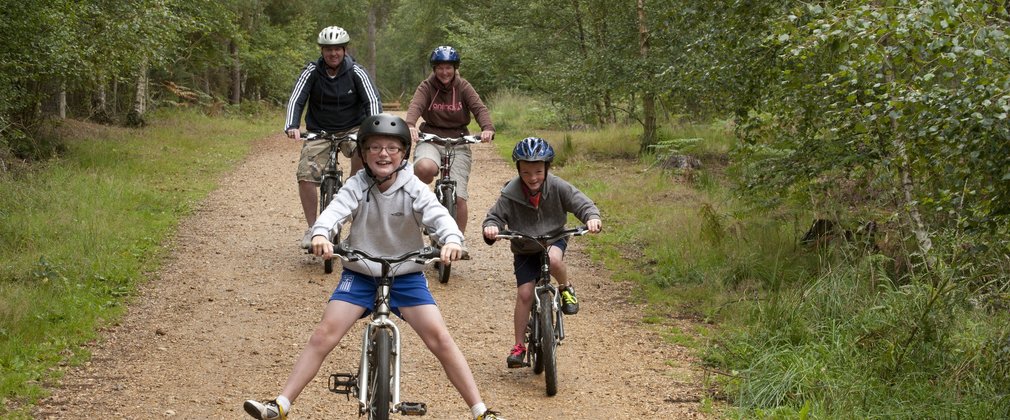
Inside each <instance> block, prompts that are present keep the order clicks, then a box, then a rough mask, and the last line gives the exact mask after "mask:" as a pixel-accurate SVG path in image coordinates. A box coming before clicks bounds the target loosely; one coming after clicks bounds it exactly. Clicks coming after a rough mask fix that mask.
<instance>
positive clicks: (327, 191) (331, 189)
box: [319, 177, 341, 274]
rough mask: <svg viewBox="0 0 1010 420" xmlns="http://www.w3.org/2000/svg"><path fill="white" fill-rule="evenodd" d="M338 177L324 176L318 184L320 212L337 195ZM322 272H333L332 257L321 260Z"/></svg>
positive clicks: (338, 187)
mask: <svg viewBox="0 0 1010 420" xmlns="http://www.w3.org/2000/svg"><path fill="white" fill-rule="evenodd" d="M340 187H341V185H340V179H339V178H329V177H324V178H323V182H321V183H320V184H319V213H320V214H322V212H323V210H326V207H327V206H329V205H330V202H331V201H333V197H335V196H336V195H337V191H339V190H340ZM323 272H324V273H326V274H330V273H332V272H333V259H332V258H331V259H328V260H324V261H323Z"/></svg>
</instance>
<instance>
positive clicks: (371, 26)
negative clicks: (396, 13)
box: [366, 0, 379, 78]
mask: <svg viewBox="0 0 1010 420" xmlns="http://www.w3.org/2000/svg"><path fill="white" fill-rule="evenodd" d="M377 3H378V2H376V1H374V0H373V1H370V2H368V62H367V63H366V68H367V69H368V74H369V75H371V76H372V77H373V78H378V75H377V74H375V67H376V65H375V61H376V60H377V59H376V55H375V54H376V52H375V50H376V49H375V36H376V35H375V33H376V27H375V26H376V19H375V8H376V7H379V5H378V4H377Z"/></svg>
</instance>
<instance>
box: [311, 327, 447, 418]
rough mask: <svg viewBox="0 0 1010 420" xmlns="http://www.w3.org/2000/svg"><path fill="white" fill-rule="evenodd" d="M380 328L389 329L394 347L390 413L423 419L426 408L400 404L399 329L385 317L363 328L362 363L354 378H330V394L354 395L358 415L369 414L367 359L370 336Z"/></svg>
mask: <svg viewBox="0 0 1010 420" xmlns="http://www.w3.org/2000/svg"><path fill="white" fill-rule="evenodd" d="M380 328H387V329H389V331H390V333H391V334H390V335H391V336H392V340H393V343H392V344H393V346H392V349H391V350H392V353H393V354H391V356H392V358H393V371H392V372H391V375H390V378H391V380H392V383H391V384H390V389H389V394H390V403H391V404H392V412H394V413H402V414H404V415H408V416H423V415H424V414H425V413H426V412H427V406H426V404H424V403H412V402H400V354H401V352H400V329H399V328H397V326H396V324H394V323H393V322H392V321H390V320H389V318H386V317H380V318H378V319H374V320H372V321H371V322H370V323H369V324H368V326H367V327H366V328H365V332H364V336H363V338H362V341H361V360H359V365H358V366H359V368H358V373H357V375H352V374H349V373H334V374H332V375H330V391H332V392H334V393H337V394H345V395H352V394H353V395H355V396H357V397H358V413H359V414H365V413H367V412H368V406H369V401H368V400H369V398H371V397H372V396H371V395H368V389H369V388H368V387H369V382H368V381H369V380H370V378H371V371H370V370H369V364H368V358H369V356H370V355H371V354H372V353H373V352H374V351H375V349H374V348H373V347H372V345H371V344H372V334H373V333H374V332H375V331H377V330H379V329H380Z"/></svg>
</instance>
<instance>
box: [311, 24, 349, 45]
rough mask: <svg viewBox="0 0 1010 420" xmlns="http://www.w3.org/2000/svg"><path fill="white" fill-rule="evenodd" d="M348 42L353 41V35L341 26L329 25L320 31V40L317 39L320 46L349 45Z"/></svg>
mask: <svg viewBox="0 0 1010 420" xmlns="http://www.w3.org/2000/svg"><path fill="white" fill-rule="evenodd" d="M348 42H351V36H350V35H347V31H345V30H344V28H341V27H339V26H327V27H325V28H323V30H322V31H319V40H318V41H317V43H318V44H319V46H324V45H347V43H348Z"/></svg>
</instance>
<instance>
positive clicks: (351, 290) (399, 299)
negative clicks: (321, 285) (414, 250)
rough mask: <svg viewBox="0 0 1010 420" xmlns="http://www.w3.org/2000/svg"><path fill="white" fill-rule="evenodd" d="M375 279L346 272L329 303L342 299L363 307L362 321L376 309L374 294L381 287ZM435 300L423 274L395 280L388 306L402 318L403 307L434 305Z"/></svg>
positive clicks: (407, 275)
mask: <svg viewBox="0 0 1010 420" xmlns="http://www.w3.org/2000/svg"><path fill="white" fill-rule="evenodd" d="M377 284H378V283H377V282H376V281H375V277H372V276H366V275H364V274H361V273H358V272H356V271H351V270H348V269H346V268H345V269H344V271H343V272H342V273H340V283H337V288H336V289H335V290H334V291H333V294H332V295H330V300H342V301H344V302H348V303H351V304H354V305H357V306H360V307H362V308H365V313H364V314H362V315H361V317H362V318H364V317H366V316H368V315H369V314H371V313H372V311H373V310H375V291H376V289H377V288H378V286H377ZM434 304H435V298H434V297H433V296H432V295H431V291H430V290H428V279H427V278H425V277H424V273H422V272H416V273H407V274H401V275H399V276H396V277H393V287H392V289H390V291H389V306H390V309H392V311H393V313H394V314H396V316H399V317H400V318H403V316H401V315H400V308H408V307H411V306H418V305H434Z"/></svg>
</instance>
